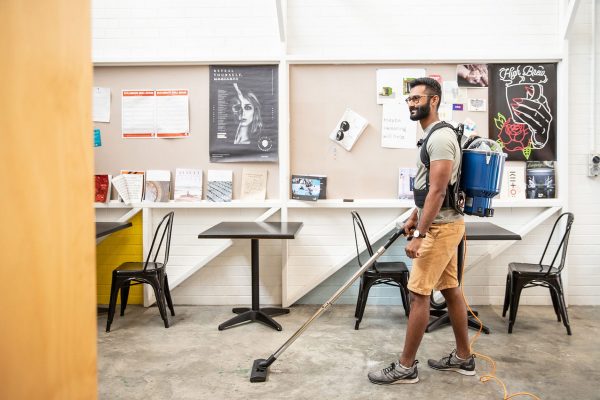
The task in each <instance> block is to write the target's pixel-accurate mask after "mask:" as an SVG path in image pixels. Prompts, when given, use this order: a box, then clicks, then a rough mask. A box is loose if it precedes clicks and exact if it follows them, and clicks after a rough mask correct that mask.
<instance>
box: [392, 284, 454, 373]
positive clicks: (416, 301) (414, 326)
mask: <svg viewBox="0 0 600 400" xmlns="http://www.w3.org/2000/svg"><path fill="white" fill-rule="evenodd" d="M410 301H411V302H410V314H409V316H408V327H407V328H406V337H405V339H404V350H402V355H401V356H400V364H402V365H403V366H405V367H410V366H412V365H413V363H414V362H415V357H416V355H417V350H418V349H419V345H420V344H421V339H423V335H424V334H425V329H426V328H427V324H428V323H429V296H424V295H422V294H418V293H414V292H410ZM465 325H466V322H465Z"/></svg>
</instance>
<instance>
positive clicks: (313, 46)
mask: <svg viewBox="0 0 600 400" xmlns="http://www.w3.org/2000/svg"><path fill="white" fill-rule="evenodd" d="M592 1H593V0H582V1H581V5H580V7H579V9H578V12H577V16H576V19H575V25H574V27H573V29H572V31H571V33H570V43H569V45H570V46H569V52H568V54H565V56H566V55H568V59H569V67H570V70H569V91H568V102H567V103H568V105H569V115H568V117H569V126H568V128H569V129H568V132H563V133H562V134H565V135H568V162H569V167H568V177H569V178H568V179H569V182H570V187H571V189H572V190H571V193H570V195H569V197H568V207H569V209H570V210H571V211H573V212H574V213H575V226H574V229H573V234H572V235H571V243H570V257H569V264H568V270H569V275H568V286H569V287H568V293H569V302H570V304H600V291H599V290H598V288H599V287H600V272H598V271H600V207H598V205H599V204H600V201H598V199H599V198H600V179H595V180H594V179H590V178H588V177H587V176H586V168H587V157H588V153H589V152H590V140H589V132H590V128H591V122H590V115H591V112H592V108H591V106H590V90H591V88H590V85H589V79H590V76H591V71H590V68H589V65H590V64H589V61H590V54H591V52H592V49H591V4H592ZM598 8H600V7H597V9H596V15H598V13H600V11H599V10H598ZM562 14H563V12H562V11H561V10H559V2H558V0H553V1H546V0H509V1H503V2H497V1H492V0H486V1H479V2H473V1H465V0H461V1H453V2H447V1H443V0H429V1H421V2H417V3H415V2H412V3H407V2H396V1H391V0H386V1H383V0H381V1H373V2H365V1H354V0H353V1H343V0H321V1H318V0H294V1H288V2H287V15H288V17H287V19H286V24H287V36H286V37H287V43H286V45H287V52H282V47H281V43H280V41H279V32H278V26H277V13H276V7H275V1H268V0H256V1H252V2H248V1H242V0H230V1H219V2H215V1H193V0H179V1H166V0H165V1H158V0H150V1H142V0H96V1H93V40H94V41H93V60H94V61H95V62H96V63H136V62H140V63H163V62H174V63H185V62H190V63H194V62H197V63H219V62H227V61H231V62H257V63H259V62H264V61H269V60H271V61H273V62H279V61H290V60H291V61H292V62H294V61H296V62H297V61H299V60H300V61H302V60H305V61H307V62H312V61H318V60H324V62H327V61H335V60H340V61H344V60H346V61H348V62H360V61H370V60H392V61H396V62H410V61H436V60H439V61H448V60H465V61H476V60H483V61H490V62H491V61H511V60H559V59H561V58H562V57H563V52H562V38H561V37H560V32H559V31H560V29H559V19H560V18H561V15H562ZM492 20H493V22H494V26H495V27H497V28H495V29H491V28H490V25H491V23H490V21H492ZM597 32H598V30H597ZM596 36H597V37H598V38H597V42H600V37H599V36H598V33H597V34H596ZM599 64H600V62H599ZM598 87H600V78H597V79H596V91H597V90H598ZM598 97H600V96H598ZM597 101H598V99H597ZM596 109H598V108H596ZM597 123H598V121H597ZM596 143H597V148H596V151H597V152H600V147H599V146H600V138H598V139H597V140H596ZM559 185H560V183H559ZM575 193H577V195H575ZM539 211H540V210H536V209H532V210H527V209H512V210H511V209H506V210H502V211H501V212H499V213H498V217H497V218H496V221H495V222H497V223H499V224H501V225H504V226H507V227H510V226H511V225H514V224H517V225H515V226H517V227H518V224H524V223H526V222H527V220H529V219H531V218H532V217H533V216H534V215H535V214H536V212H539ZM224 212H225V213H229V214H228V215H229V217H230V218H235V215H234V213H235V212H236V211H233V210H231V211H227V210H225V211H224ZM303 212H304V211H303ZM342 212H346V213H347V210H344V211H339V212H335V213H332V214H331V221H330V222H331V224H330V225H332V226H333V225H334V221H335V220H336V218H341V216H340V215H339V214H340V213H342ZM394 212H395V213H396V214H397V213H398V212H397V211H393V210H390V212H389V215H390V218H391V217H392V216H393V214H394ZM192 214H193V213H190V218H191V219H190V220H189V221H188V222H186V223H188V225H189V226H188V228H189V229H191V230H192V231H193V232H194V233H197V232H196V230H197V229H196V230H194V229H195V227H194V228H191V226H192V225H193V221H194V218H198V216H197V215H192ZM323 214H325V218H327V213H323ZM375 214H377V212H375ZM291 215H297V216H299V215H302V213H301V212H291ZM305 217H306V220H307V221H310V220H311V218H312V217H314V215H313V216H312V217H311V216H310V215H306V216H305ZM374 218H375V219H376V220H377V218H379V217H377V216H376V217H374ZM178 220H179V221H181V219H178ZM349 220H350V218H349V213H348V221H349ZM549 223H550V221H548V222H547V223H545V224H542V225H540V226H539V227H538V228H536V229H534V230H533V231H532V232H531V233H530V234H529V235H528V236H527V237H525V238H524V240H523V241H521V242H519V243H518V244H516V245H515V246H513V247H511V248H510V250H509V251H506V252H504V253H503V254H501V255H500V256H499V257H497V258H496V259H494V260H493V261H492V262H490V263H487V264H486V265H485V266H478V267H477V268H475V269H474V270H472V271H471V272H470V273H469V274H468V276H467V278H466V282H465V286H466V292H467V295H468V296H469V299H470V300H471V302H473V303H474V304H500V303H501V302H502V298H503V291H504V276H505V273H506V265H507V263H508V262H509V261H513V260H515V259H527V260H532V261H533V260H535V259H537V257H538V254H539V253H540V252H541V246H543V243H544V240H545V237H546V235H547V233H548V228H549V227H548V224H549ZM325 224H326V225H327V222H326V223H325ZM348 226H350V225H348ZM348 226H343V227H339V228H338V229H339V238H340V239H341V238H343V239H344V240H345V239H347V238H348V232H347V231H346V230H345V228H347V227H348ZM307 228H308V229H306V230H303V232H302V233H301V236H300V240H299V241H298V243H294V244H291V243H290V262H291V264H292V266H296V267H299V268H300V269H299V270H301V269H302V268H304V269H305V270H306V271H309V272H308V273H310V267H311V263H310V261H307V262H305V263H304V264H302V262H299V260H301V258H302V257H304V258H305V259H307V260H309V259H310V257H312V255H310V254H309V252H312V253H314V252H315V251H317V252H318V253H319V254H321V255H323V256H327V255H330V254H334V255H335V254H337V253H338V252H340V251H347V248H348V243H343V244H340V245H337V244H335V241H332V242H329V244H327V243H323V244H321V245H322V247H321V249H315V248H314V246H312V245H311V244H310V243H311V238H310V232H311V229H310V226H307ZM314 239H315V238H312V240H314ZM195 240H197V239H195ZM306 243H308V244H306ZM184 245H185V246H193V243H189V244H187V243H186V244H184ZM262 246H263V245H261V250H262ZM264 246H268V247H266V250H265V255H267V254H270V255H273V256H278V255H279V254H280V253H279V252H278V251H277V250H275V249H272V248H271V244H264ZM303 246H305V247H303ZM328 246H329V247H328ZM485 249H486V245H485V244H478V245H477V246H475V245H474V247H473V250H472V254H473V255H475V256H476V255H477V254H478V252H482V251H485ZM401 250H402V249H401V247H399V246H396V249H395V250H393V253H395V254H397V255H401V253H402V251H401ZM248 251H249V250H248V248H247V247H246V246H245V245H243V244H236V245H234V246H233V247H231V248H229V249H228V250H227V251H226V252H225V253H224V254H223V255H222V256H221V257H220V258H219V259H218V260H217V259H215V260H213V261H212V262H211V263H209V264H208V265H207V266H206V267H204V268H203V269H202V270H200V271H199V272H198V273H196V274H195V275H194V276H193V277H192V278H190V280H189V281H186V282H184V283H183V284H182V285H181V286H180V287H179V288H177V289H175V291H174V296H175V298H176V300H177V301H179V302H182V303H195V304H230V303H232V302H233V303H247V301H245V300H246V298H245V297H239V296H237V295H236V293H237V294H239V291H240V290H241V291H242V292H244V293H246V294H244V295H243V296H246V297H247V293H249V285H250V282H249V278H248V279H247V283H244V282H245V280H246V278H247V276H246V275H241V274H246V273H249V268H248V271H247V272H243V271H242V270H241V269H236V268H235V267H234V266H233V264H235V265H238V266H239V265H241V263H242V261H247V263H248V264H249V259H248ZM302 251H306V254H305V255H304V256H303V254H302ZM186 252H191V253H189V255H190V256H194V254H192V253H194V251H193V250H191V249H190V248H186V249H185V250H184V252H183V253H181V254H175V253H174V254H173V257H175V260H179V261H181V263H183V264H185V263H186V262H193V261H191V260H188V261H186V260H187V259H186V257H187V256H186V254H187V253H186ZM305 256H306V257H305ZM271 261H272V260H271ZM271 261H269V263H268V265H266V268H267V270H268V271H269V273H270V274H272V275H273V276H275V278H273V279H271V278H268V279H266V280H265V281H264V282H263V284H264V285H265V289H264V290H265V293H266V296H265V298H264V299H261V300H263V301H266V302H271V301H272V302H275V303H277V302H278V297H279V296H280V293H281V281H280V279H279V275H278V274H279V270H280V266H278V265H275V264H276V262H274V261H273V263H271ZM226 265H232V268H230V269H231V271H229V270H227V271H228V272H227V273H229V272H231V273H232V274H234V275H236V274H237V275H239V276H237V278H240V277H241V276H244V278H243V279H236V282H239V287H237V288H236V289H232V290H234V292H232V293H229V292H225V293H226V295H225V297H226V298H224V296H223V295H222V293H223V292H219V290H221V289H222V288H221V289H220V288H219V287H221V286H222V285H223V284H222V279H223V278H222V276H221V277H220V276H219V275H220V274H221V273H222V272H223V270H222V267H223V266H226ZM179 267H182V266H179ZM183 267H185V265H183ZM236 271H237V272H236ZM330 275H332V277H331V278H330V279H329V280H326V281H325V282H324V284H323V285H322V287H320V288H317V289H315V290H314V291H313V292H310V294H309V296H307V297H306V298H305V300H306V299H310V298H313V299H314V302H318V301H320V300H321V299H322V298H323V297H324V296H325V294H324V293H330V290H331V289H332V288H333V287H334V286H338V285H339V283H340V282H341V281H343V279H342V278H344V277H346V276H347V275H348V270H347V269H343V268H342V269H341V270H340V271H339V272H337V273H335V271H333V272H331V274H330ZM263 277H266V275H265V274H263ZM300 278H302V277H300ZM292 283H293V282H292ZM378 298H380V300H378ZM384 298H386V299H384ZM346 299H347V302H350V303H352V302H354V296H346ZM238 300H240V301H239V302H238ZM373 301H374V302H393V301H395V300H393V298H392V296H389V293H384V292H382V293H380V294H378V293H374V300H373ZM522 302H523V304H550V299H549V297H548V296H547V295H546V292H545V291H542V290H535V289H530V290H529V291H526V292H525V293H524V297H523V300H522Z"/></svg>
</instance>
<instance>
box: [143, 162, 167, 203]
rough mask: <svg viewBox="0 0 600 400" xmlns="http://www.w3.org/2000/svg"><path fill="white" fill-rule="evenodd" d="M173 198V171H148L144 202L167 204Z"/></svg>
mask: <svg viewBox="0 0 600 400" xmlns="http://www.w3.org/2000/svg"><path fill="white" fill-rule="evenodd" d="M170 198H171V171H169V170H162V169H149V170H148V171H146V187H145V190H144V202H146V203H157V202H160V203H166V202H168V201H169V199H170Z"/></svg>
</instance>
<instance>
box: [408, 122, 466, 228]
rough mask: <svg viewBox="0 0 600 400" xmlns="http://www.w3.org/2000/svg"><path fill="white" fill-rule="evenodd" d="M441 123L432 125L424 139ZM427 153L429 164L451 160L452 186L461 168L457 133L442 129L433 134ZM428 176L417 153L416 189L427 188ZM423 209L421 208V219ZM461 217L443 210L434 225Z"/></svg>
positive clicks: (425, 132)
mask: <svg viewBox="0 0 600 400" xmlns="http://www.w3.org/2000/svg"><path fill="white" fill-rule="evenodd" d="M438 122H440V121H436V122H434V123H432V124H430V125H429V126H428V127H426V128H425V130H424V131H423V133H424V135H423V137H427V135H429V132H430V131H431V128H433V127H434V125H435V124H437V123H438ZM427 153H428V154H429V162H430V163H431V162H432V161H436V160H451V161H453V163H452V175H451V178H450V184H453V183H454V182H456V179H457V177H458V169H459V168H460V159H461V157H462V153H461V151H460V147H459V145H458V140H456V133H454V131H453V130H452V129H450V128H440V129H438V130H436V131H435V132H433V134H432V135H431V137H430V138H429V140H428V141H427ZM426 175H427V168H425V165H424V164H423V163H422V162H421V151H420V150H419V152H418V153H417V175H416V176H415V188H416V189H419V190H423V189H425V188H426ZM422 211H423V209H421V208H419V210H418V212H419V218H420V217H421V212H422ZM461 218H462V215H460V214H459V213H458V212H456V210H454V209H453V208H442V209H441V210H440V212H439V213H438V214H437V215H436V216H435V219H434V220H433V223H434V224H447V223H449V222H452V221H456V220H458V219H461Z"/></svg>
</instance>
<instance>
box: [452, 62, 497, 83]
mask: <svg viewBox="0 0 600 400" xmlns="http://www.w3.org/2000/svg"><path fill="white" fill-rule="evenodd" d="M488 77H489V74H488V66H487V64H459V65H457V66H456V81H457V82H458V86H459V87H467V88H483V87H488Z"/></svg>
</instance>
